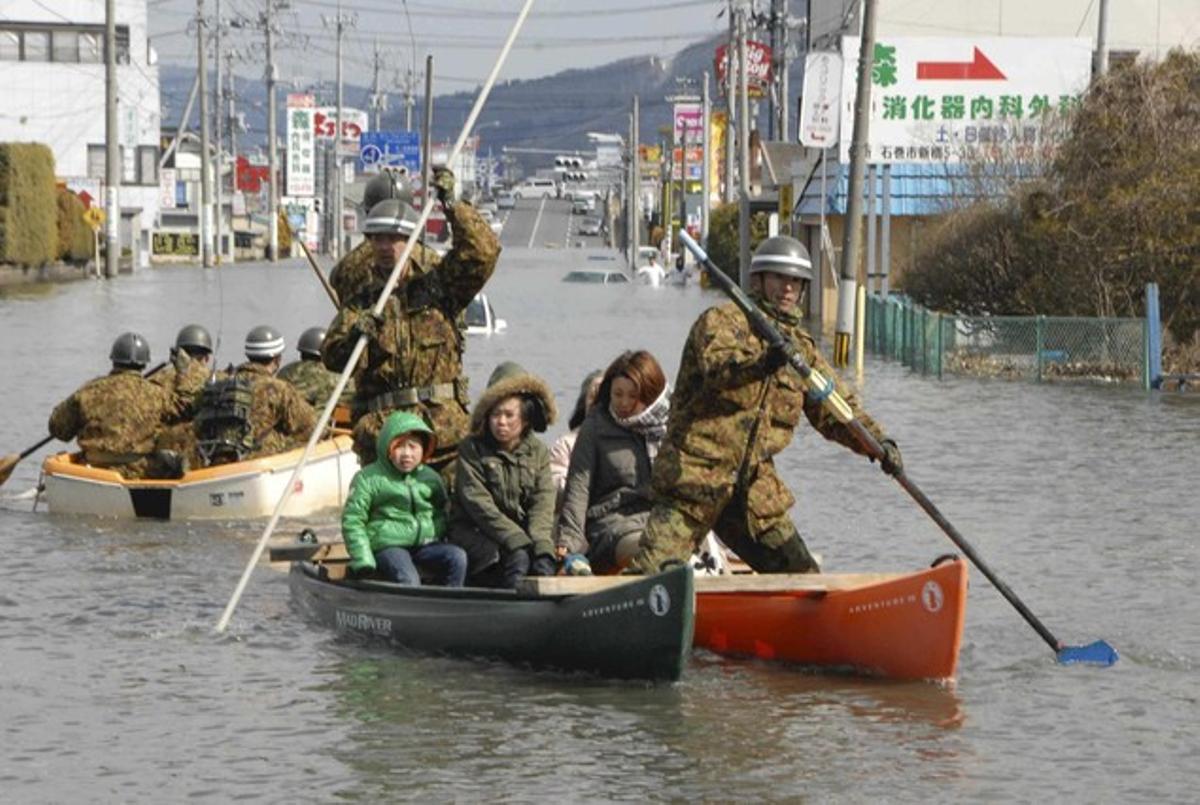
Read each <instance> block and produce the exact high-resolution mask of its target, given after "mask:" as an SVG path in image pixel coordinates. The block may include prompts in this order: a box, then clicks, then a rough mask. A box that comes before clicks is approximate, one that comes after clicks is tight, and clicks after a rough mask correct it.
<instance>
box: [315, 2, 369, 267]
mask: <svg viewBox="0 0 1200 805" xmlns="http://www.w3.org/2000/svg"><path fill="white" fill-rule="evenodd" d="M325 24H326V25H329V20H328V19H326V20H325ZM354 24H355V18H354V16H353V15H344V14H342V0H338V4H337V19H336V20H335V21H334V23H333V26H334V27H335V29H336V30H337V113H336V114H335V115H334V121H333V123H334V125H333V132H334V133H333V167H334V173H336V174H337V175H336V176H335V177H334V181H333V235H334V237H333V241H332V242H333V259H334V260H335V261H336V260H340V259H341V257H342V238H343V237H344V232H343V231H342V199H343V197H344V193H343V190H342V179H343V177H342V35H343V34H344V33H345V31H346V28H347V27H348V26H349V27H353V26H354ZM376 58H378V52H377V53H376ZM375 77H376V83H377V84H378V78H379V74H378V72H376V74H375Z"/></svg>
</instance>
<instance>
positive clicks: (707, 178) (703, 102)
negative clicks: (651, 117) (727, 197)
mask: <svg viewBox="0 0 1200 805" xmlns="http://www.w3.org/2000/svg"><path fill="white" fill-rule="evenodd" d="M711 114H712V102H711V101H710V99H709V97H708V71H707V70H705V71H704V86H703V88H702V89H701V94H700V125H702V126H703V127H704V130H703V131H702V132H701V135H700V142H701V145H702V146H703V154H704V157H703V160H702V161H701V163H700V173H701V176H700V243H701V244H703V245H704V247H705V248H708V215H709V212H710V206H711V203H712V202H711V196H712V123H711V121H710V120H709V117H710V116H711Z"/></svg>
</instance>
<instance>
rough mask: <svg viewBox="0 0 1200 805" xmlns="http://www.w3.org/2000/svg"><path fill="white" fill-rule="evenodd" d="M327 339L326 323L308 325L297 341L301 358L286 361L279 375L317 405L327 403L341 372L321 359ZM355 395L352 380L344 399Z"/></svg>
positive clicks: (345, 400) (346, 400) (323, 405)
mask: <svg viewBox="0 0 1200 805" xmlns="http://www.w3.org/2000/svg"><path fill="white" fill-rule="evenodd" d="M324 340H325V328H324V327H309V328H308V329H307V330H305V331H304V332H303V333H301V334H300V340H299V341H298V342H296V349H297V351H299V353H300V359H299V360H296V361H292V362H291V363H289V364H287V365H286V366H284V367H283V368H282V369H280V370H279V374H277V375H276V377H278V378H279V379H280V380H286V381H287V382H289V383H291V384H292V385H293V386H295V387H296V391H298V392H300V396H301V397H303V398H304V399H305V400H307V401H308V404H309V405H311V406H313V407H314V408H317V409H321V408H324V407H325V403H326V402H328V401H329V396H330V395H331V394H333V390H334V388H335V387H336V386H337V381H338V373H337V372H331V371H329V370H328V369H326V368H325V364H323V363H321V343H322V342H323V341H324ZM353 396H354V381H353V380H351V381H350V382H349V383H348V384H347V386H346V389H345V390H344V391H343V392H342V400H341V401H342V402H346V403H349V402H350V399H351V398H352V397H353Z"/></svg>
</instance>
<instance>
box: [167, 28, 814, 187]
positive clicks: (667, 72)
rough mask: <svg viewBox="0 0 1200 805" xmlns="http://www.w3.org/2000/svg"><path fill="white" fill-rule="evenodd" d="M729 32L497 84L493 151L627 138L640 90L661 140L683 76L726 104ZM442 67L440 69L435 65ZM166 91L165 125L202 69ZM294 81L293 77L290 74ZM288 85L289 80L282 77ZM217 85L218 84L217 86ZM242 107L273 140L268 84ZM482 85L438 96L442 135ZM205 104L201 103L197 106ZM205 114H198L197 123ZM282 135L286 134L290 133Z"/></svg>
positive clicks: (349, 94) (251, 142) (487, 144)
mask: <svg viewBox="0 0 1200 805" xmlns="http://www.w3.org/2000/svg"><path fill="white" fill-rule="evenodd" d="M720 41H721V37H714V38H712V39H709V40H706V41H704V42H699V43H697V44H695V45H691V46H689V47H687V48H685V49H684V50H682V51H680V52H679V53H677V54H676V55H675V56H674V57H669V58H666V59H663V58H659V57H655V56H642V57H635V58H628V59H621V60H619V61H615V62H611V63H609V64H605V65H601V66H599V67H594V68H590V69H586V70H565V71H563V72H560V73H556V74H554V75H551V76H545V77H543V78H537V79H531V80H527V81H522V80H514V81H506V82H503V83H500V84H497V85H496V86H495V87H493V89H492V93H491V96H490V97H489V98H488V101H487V104H486V105H485V106H484V109H483V111H482V113H481V114H480V117H479V121H478V125H477V128H476V131H477V132H478V133H479V134H480V137H481V145H482V148H483V150H484V151H485V152H486V150H487V149H488V148H491V149H492V151H493V153H494V154H496V155H499V154H500V149H501V148H502V147H504V146H519V147H526V148H548V149H556V150H557V149H561V150H575V149H579V150H583V149H586V148H587V147H588V140H587V132H589V131H598V132H611V133H616V134H620V135H622V136H624V135H625V134H626V133H627V132H628V129H629V113H630V111H631V108H632V98H633V95H634V94H635V93H636V94H637V95H638V96H639V98H640V107H641V119H640V123H641V125H640V129H641V132H640V133H641V140H642V142H658V141H659V139H661V135H660V133H659V131H660V128H662V127H669V126H670V125H671V108H670V104H669V103H668V102H667V101H666V100H665V96H667V95H672V94H676V93H678V92H680V91H681V90H682V89H683V87H682V86H681V85H680V84H678V83H677V82H676V79H677V78H679V77H687V78H690V79H694V81H695V83H694V84H692V85H691V86H690V89H691V90H692V91H694V92H696V94H699V91H700V80H701V77H702V76H703V73H704V71H705V70H708V71H709V73H710V84H709V92H710V94H711V96H712V98H713V103H714V108H718V107H719V106H720V105H721V104H722V103H723V101H721V96H720V95H719V93H718V91H717V87H716V75H715V70H714V68H713V57H714V54H715V50H716V46H717V45H718V44H719V42H720ZM435 69H436V68H435ZM802 69H803V59H797V60H796V61H794V62H793V65H792V69H791V70H790V71H789V72H790V76H789V78H790V87H791V88H792V95H793V109H792V119H793V124H792V126H791V128H792V129H793V130H794V129H795V123H794V121H795V100H794V99H795V97H796V96H797V95H798V94H799V88H800V81H801V77H802ZM160 76H161V80H162V92H163V123H164V125H169V126H174V125H175V124H176V123H177V122H178V120H179V115H180V114H181V113H182V111H183V105H184V104H185V103H186V101H187V95H188V92H189V90H190V89H191V85H192V81H193V79H194V77H195V71H194V70H190V69H187V68H184V67H178V66H174V65H163V66H162V68H161V71H160ZM281 78H282V79H286V76H282V77H281ZM280 83H281V85H283V84H285V83H286V82H285V80H281V82H280ZM211 84H212V82H211V81H210V86H211ZM237 91H238V110H239V111H240V112H243V113H245V115H246V123H247V125H248V127H249V129H250V130H249V131H248V132H246V133H244V134H241V135H239V137H240V142H241V143H245V144H246V146H247V147H250V148H254V147H256V146H258V145H261V144H263V143H265V141H266V127H267V123H266V121H267V115H266V106H265V98H266V88H265V86H264V84H263V82H262V81H246V80H243V79H241V78H239V79H238V81H237ZM367 93H368V89H367V88H366V87H362V86H357V85H350V84H347V85H346V87H345V88H344V90H343V97H344V99H345V103H346V104H347V105H348V106H354V107H358V108H365V99H366V98H367ZM477 93H478V88H475V89H472V90H468V91H463V92H456V93H453V94H449V95H439V96H436V97H435V98H434V102H433V118H434V125H433V130H434V137H435V139H437V140H450V139H453V138H454V137H455V136H457V135H458V132H459V129H460V128H461V126H462V124H463V122H464V121H465V120H466V116H467V114H468V113H469V112H470V109H471V105H472V104H473V103H474V102H475V98H476V95H477ZM285 94H286V90H284V89H282V88H281V89H280V96H279V103H280V110H281V111H280V115H279V121H280V126H281V127H282V126H283V119H284V118H283V114H282V103H283V97H284V95H285ZM423 103H424V101H423V100H422V99H418V100H417V106H416V112H415V115H416V117H417V118H419V116H420V113H421V109H422V108H423ZM197 106H198V104H197ZM391 106H392V108H391V110H389V111H388V112H387V113H385V114H384V117H383V121H384V122H383V127H384V128H385V129H398V128H402V127H403V122H404V110H403V104H402V103H400V102H399V98H398V96H392V98H391ZM196 115H197V112H195V111H193V117H192V119H193V125H194V121H195V119H196ZM765 119H766V103H765V102H764V103H763V104H762V110H761V121H762V122H761V125H762V126H763V127H764V129H765V126H766V123H765ZM280 136H281V137H282V136H283V133H282V131H281V132H280ZM521 161H522V162H523V163H524V164H525V165H526V166H527V167H528V166H531V165H532V164H542V165H544V164H545V157H530V158H526V159H522V160H521Z"/></svg>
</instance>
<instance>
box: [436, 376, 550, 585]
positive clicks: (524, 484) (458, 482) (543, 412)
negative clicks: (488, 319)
mask: <svg viewBox="0 0 1200 805" xmlns="http://www.w3.org/2000/svg"><path fill="white" fill-rule="evenodd" d="M556 413H557V412H556V410H555V406H554V396H553V395H552V394H551V393H550V389H549V387H548V386H547V385H546V383H545V382H544V381H543V380H542V379H541V378H539V377H537V376H535V375H532V374H530V373H528V372H526V371H525V370H524V369H523V368H521V366H519V365H518V364H516V363H513V362H511V361H506V362H504V363H502V364H500V365H499V366H497V367H496V370H495V371H494V372H492V376H491V377H490V378H489V379H488V386H487V389H486V390H485V391H484V392H483V395H482V396H481V397H480V398H479V402H478V403H477V404H476V406H475V409H474V412H473V413H472V416H471V435H470V436H468V437H467V438H466V439H464V440H463V441H462V442H461V443H460V444H459V452H458V469H457V474H456V476H455V484H454V503H453V508H452V513H451V516H450V528H449V539H450V542H452V543H454V544H455V545H458V546H460V547H461V548H463V550H465V551H466V552H467V558H468V562H469V564H468V568H467V577H468V581H467V583H468V584H469V585H472V586H496V585H499V586H502V587H510V588H511V587H516V586H517V582H519V581H520V580H521V579H523V578H524V577H525V576H526V575H535V576H552V575H554V573H555V571H556V562H555V559H554V542H553V538H552V536H551V531H552V529H553V527H554V503H555V495H556V492H555V488H554V480H553V478H552V476H551V474H550V451H549V450H547V449H546V446H545V445H544V444H542V442H541V440H539V439H538V438H537V437H536V436H534V435H533V434H534V433H535V432H537V433H541V432H543V431H545V430H546V427H547V426H548V425H550V424H552V423H553V422H554V418H555V416H556Z"/></svg>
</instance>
